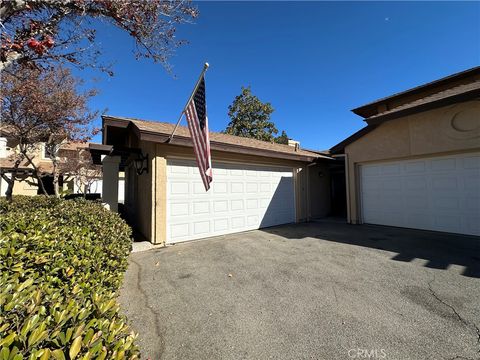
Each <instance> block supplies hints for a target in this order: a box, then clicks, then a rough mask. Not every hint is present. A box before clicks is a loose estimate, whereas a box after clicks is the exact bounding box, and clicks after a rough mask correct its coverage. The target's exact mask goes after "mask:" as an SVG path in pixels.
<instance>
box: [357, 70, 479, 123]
mask: <svg viewBox="0 0 480 360" xmlns="http://www.w3.org/2000/svg"><path fill="white" fill-rule="evenodd" d="M475 77H477V80H478V77H480V66H476V67H473V68H471V69H467V70H464V71H461V72H458V73H455V74H452V75H449V76H446V77H443V78H441V79H438V80H434V81H431V82H429V83H426V84H423V85H420V86H416V87H414V88H411V89H408V90H405V91H402V92H399V93H396V94H394V95H390V96H387V97H384V98H381V99H378V100H375V101H373V102H371V103H368V104H365V105H362V106H360V107H357V108H355V109H353V110H352V111H353V112H354V113H355V114H357V115H359V116H361V117H363V118H369V117H371V116H373V115H376V114H377V109H378V106H379V105H381V104H383V103H387V102H392V101H400V100H402V98H410V97H411V96H415V95H419V94H424V96H425V95H426V93H429V92H430V94H428V95H432V92H433V93H436V92H438V91H439V90H438V89H441V88H442V87H443V89H441V90H445V87H446V86H447V87H448V86H449V84H452V83H454V82H462V81H467V82H470V81H468V80H469V78H470V79H472V81H473V80H474V78H475ZM441 90H440V91H441ZM424 96H423V97H424Z"/></svg>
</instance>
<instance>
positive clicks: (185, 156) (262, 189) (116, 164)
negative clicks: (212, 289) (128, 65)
mask: <svg viewBox="0 0 480 360" xmlns="http://www.w3.org/2000/svg"><path fill="white" fill-rule="evenodd" d="M173 129H174V124H171V123H163V122H154V121H143V120H138V119H132V118H122V117H113V116H103V145H95V144H92V145H91V146H90V151H91V153H92V156H93V158H94V160H95V159H96V160H95V161H96V162H97V163H100V161H101V162H102V164H103V175H104V178H103V185H104V187H103V195H104V196H103V198H104V201H105V202H107V203H109V205H110V208H111V209H112V210H114V211H115V210H117V206H116V204H115V200H114V199H116V197H117V194H116V189H117V188H118V187H117V183H118V173H119V171H124V172H125V203H124V207H123V209H122V211H123V213H124V216H125V217H126V218H127V220H128V221H129V222H130V224H132V225H133V226H134V228H135V230H136V231H137V234H138V236H140V237H143V238H145V239H147V240H149V241H151V242H152V243H154V244H170V243H175V242H180V241H186V240H193V239H199V238H204V237H209V236H217V235H223V234H228V233H234V232H240V231H245V230H252V229H258V228H261V227H268V226H273V225H279V224H285V223H292V222H300V221H306V220H308V219H310V218H312V217H322V216H326V215H327V214H328V213H329V211H330V206H329V204H330V177H329V167H330V166H331V164H334V163H336V162H338V160H335V159H333V158H331V157H330V156H328V155H325V154H322V153H319V152H313V151H308V150H302V149H301V148H300V147H299V146H298V143H295V142H294V143H293V144H292V146H290V145H282V144H276V143H269V142H265V141H260V140H255V139H249V138H243V137H238V136H232V135H226V134H222V133H214V132H212V133H211V134H210V142H211V150H212V151H211V153H212V166H213V174H214V181H213V183H212V188H211V189H210V190H209V191H208V192H206V191H205V189H204V187H203V184H202V181H201V178H200V176H199V173H198V168H197V165H196V163H195V155H194V152H193V147H192V141H191V138H190V133H189V131H188V128H187V127H184V126H179V127H178V129H177V130H176V133H175V136H174V137H173V138H172V140H171V141H169V136H170V134H171V133H172V131H173ZM340 161H342V160H340ZM332 166H333V165H332ZM341 167H342V168H343V163H342V164H341ZM310 189H313V190H312V191H310Z"/></svg>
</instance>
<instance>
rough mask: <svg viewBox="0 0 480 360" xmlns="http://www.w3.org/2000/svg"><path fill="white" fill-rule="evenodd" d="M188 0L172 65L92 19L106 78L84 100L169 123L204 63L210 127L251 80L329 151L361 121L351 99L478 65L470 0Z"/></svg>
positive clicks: (304, 136)
mask: <svg viewBox="0 0 480 360" xmlns="http://www.w3.org/2000/svg"><path fill="white" fill-rule="evenodd" d="M196 4H197V5H198V7H199V9H200V12H201V14H200V17H199V18H198V19H197V20H196V21H195V24H193V25H190V24H189V25H182V26H180V28H179V29H178V37H179V38H184V39H187V40H188V41H189V44H188V45H185V46H183V47H182V48H180V49H179V50H178V51H177V52H176V55H175V56H174V57H173V58H171V59H170V63H171V64H172V66H173V74H169V73H167V72H166V71H165V70H164V69H163V67H162V66H161V65H159V64H154V63H153V62H151V61H148V60H140V61H138V60H135V58H134V56H133V54H132V51H133V48H134V44H133V40H132V39H130V38H129V37H128V36H127V35H126V34H124V33H122V32H121V31H120V30H117V29H114V28H112V27H107V26H104V25H102V26H99V35H98V41H100V42H101V46H102V49H103V56H104V59H105V60H106V61H112V62H113V63H114V67H113V70H114V72H115V76H114V77H112V78H109V77H108V76H101V75H100V74H98V73H96V74H94V75H96V76H97V77H98V76H99V75H100V76H99V77H100V81H99V82H97V83H96V84H95V86H96V87H97V88H98V89H99V90H100V91H101V93H100V95H98V96H97V97H96V98H95V99H94V100H93V101H92V102H91V106H92V108H98V109H104V108H108V112H107V113H108V114H111V115H119V116H130V117H137V118H143V119H149V120H159V121H166V122H175V121H176V120H177V118H178V115H179V113H180V112H181V110H182V108H183V106H184V105H185V101H186V100H187V98H188V96H189V94H190V91H191V90H192V87H193V85H194V82H195V80H196V78H197V77H198V74H199V72H200V70H201V69H202V66H203V63H204V62H205V61H208V62H209V63H210V69H209V70H208V73H207V78H206V81H207V106H208V113H209V121H210V129H211V130H213V131H220V130H223V129H224V128H225V127H226V125H227V123H228V122H229V118H228V116H227V107H228V105H229V104H231V102H232V101H233V98H234V97H235V96H236V95H237V94H239V93H240V88H241V86H242V85H244V86H248V85H250V86H251V87H252V92H253V93H254V94H255V95H257V96H258V97H259V98H260V99H261V100H262V101H269V102H271V103H272V105H273V107H274V108H275V112H274V113H273V115H272V120H273V121H274V122H275V124H276V125H277V127H278V129H279V130H280V131H281V130H286V131H287V134H288V135H289V137H291V138H294V139H296V140H299V141H300V142H301V145H302V147H304V148H311V149H327V148H330V147H331V146H333V145H335V144H336V143H338V142H339V141H341V140H342V139H344V138H345V137H347V136H349V135H350V134H352V133H353V132H355V131H356V130H358V129H360V128H361V127H363V126H364V123H363V121H362V119H361V118H360V117H358V116H356V115H354V114H353V113H351V112H350V110H351V109H352V108H355V107H357V106H360V105H363V104H365V103H368V102H370V101H373V100H375V99H378V98H381V97H384V96H387V95H391V94H393V93H395V92H398V91H402V90H405V89H408V88H410V87H413V86H416V85H419V84H422V83H425V82H428V81H431V80H435V79H437V78H440V77H443V76H446V75H449V74H451V73H454V72H458V71H462V70H464V69H467V68H470V67H473V66H476V65H479V64H480V2H198V3H196ZM79 74H81V75H82V76H83V77H85V78H86V79H89V78H90V77H91V76H92V72H91V71H83V72H80V73H79ZM174 75H175V76H174ZM183 125H185V121H184V122H183ZM95 140H97V141H99V139H95Z"/></svg>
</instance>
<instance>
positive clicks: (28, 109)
mask: <svg viewBox="0 0 480 360" xmlns="http://www.w3.org/2000/svg"><path fill="white" fill-rule="evenodd" d="M81 85H82V82H81V81H80V80H79V79H77V78H75V77H74V76H72V74H71V72H70V70H68V69H65V68H62V67H59V68H55V69H54V68H50V69H44V70H39V69H30V68H27V67H23V66H22V67H18V69H17V71H16V72H15V74H9V73H5V74H2V77H1V81H0V95H1V100H0V101H1V114H0V115H1V119H2V122H1V130H2V131H3V132H5V133H7V134H8V136H9V138H10V139H13V141H14V142H15V144H16V145H17V149H18V151H17V153H15V154H14V155H13V158H12V159H11V160H12V162H13V167H12V168H13V170H11V171H10V174H11V177H10V178H9V177H7V176H6V174H4V173H2V174H1V175H2V177H3V178H4V179H5V181H7V183H8V189H7V193H6V195H7V197H8V198H11V196H12V191H13V186H14V183H15V181H16V180H20V178H18V177H17V173H18V168H19V166H20V165H21V163H22V162H23V161H25V160H26V161H27V163H28V164H29V165H30V166H31V168H32V169H33V175H34V177H35V178H36V180H37V183H38V186H39V188H40V189H41V190H42V191H43V192H44V193H45V189H44V187H43V183H42V179H41V174H40V171H39V169H38V166H37V164H38V162H37V161H35V156H36V155H35V154H38V148H39V146H40V144H42V143H43V144H45V147H46V149H47V154H48V156H49V157H50V159H51V161H52V164H53V178H54V188H55V194H56V195H58V194H59V191H58V166H59V157H58V156H57V150H58V149H59V147H60V145H61V144H62V143H65V142H85V141H88V140H89V139H90V138H91V136H93V135H94V134H95V133H96V132H97V131H98V130H97V129H95V128H93V127H92V126H91V123H92V120H93V119H95V118H96V117H97V116H98V111H93V112H92V111H90V110H89V108H88V101H89V99H90V98H91V97H92V96H95V95H96V93H97V91H96V90H89V91H85V92H80V91H79V87H80V86H81Z"/></svg>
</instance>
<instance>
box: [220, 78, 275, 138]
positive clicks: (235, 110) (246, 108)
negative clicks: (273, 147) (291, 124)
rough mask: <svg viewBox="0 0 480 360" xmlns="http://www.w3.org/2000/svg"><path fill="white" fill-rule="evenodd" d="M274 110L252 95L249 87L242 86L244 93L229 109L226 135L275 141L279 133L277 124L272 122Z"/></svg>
mask: <svg viewBox="0 0 480 360" xmlns="http://www.w3.org/2000/svg"><path fill="white" fill-rule="evenodd" d="M273 111H274V109H273V107H272V105H271V104H270V103H268V102H267V103H263V102H261V101H260V99H259V98H258V97H256V96H255V95H253V94H252V90H251V89H250V86H249V87H247V88H246V87H243V86H242V93H241V94H240V95H237V96H236V97H235V100H234V101H233V103H232V105H230V106H229V107H228V116H229V117H230V119H232V120H231V121H230V123H229V124H228V126H227V128H226V129H225V133H226V134H230V135H236V136H243V137H248V138H253V139H258V140H264V141H273V139H274V134H276V133H278V130H277V128H276V127H275V124H274V123H273V122H271V121H270V115H271V114H272V113H273Z"/></svg>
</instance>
